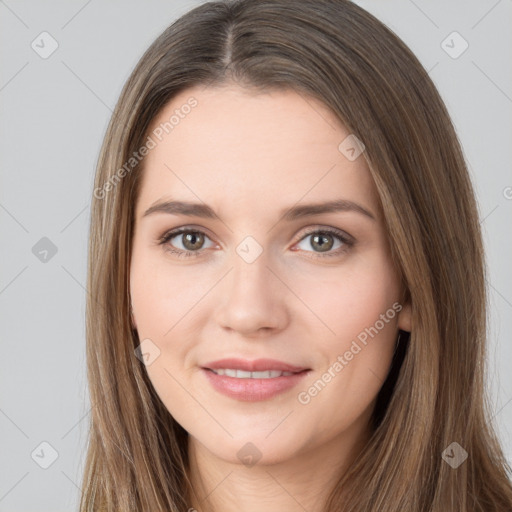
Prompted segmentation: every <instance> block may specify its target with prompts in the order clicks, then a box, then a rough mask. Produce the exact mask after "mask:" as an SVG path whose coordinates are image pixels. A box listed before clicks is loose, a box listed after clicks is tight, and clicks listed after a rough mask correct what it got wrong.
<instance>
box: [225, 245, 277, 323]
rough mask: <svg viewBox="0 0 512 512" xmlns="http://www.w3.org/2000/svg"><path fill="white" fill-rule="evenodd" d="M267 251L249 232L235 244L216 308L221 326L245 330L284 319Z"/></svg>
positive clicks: (268, 251)
mask: <svg viewBox="0 0 512 512" xmlns="http://www.w3.org/2000/svg"><path fill="white" fill-rule="evenodd" d="M270 252H271V251H270V250H268V249H266V248H264V247H263V246H262V245H261V244H259V243H258V242H257V241H256V240H255V239H254V238H253V237H250V236H248V237H246V238H244V239H243V240H242V242H240V244H239V245H238V246H237V247H235V251H234V252H233V254H232V257H231V259H230V267H231V272H230V273H229V275H228V276H226V280H225V284H224V285H223V291H222V295H223V297H222V299H221V305H220V306H219V309H218V321H219V323H220V324H221V325H222V326H224V327H229V328H231V329H233V330H239V331H243V332H246V333H248V332H250V331H253V330H256V331H257V330H258V329H261V328H262V327H266V328H275V327H277V326H278V325H280V323H281V322H282V320H283V319H284V316H285V314H284V311H285V310H284V304H283V302H282V299H283V294H282V293H280V292H279V289H278V288H279V286H282V284H281V283H279V282H277V283H276V281H279V280H276V278H275V276H274V275H273V273H272V271H271V270H270V268H272V266H273V265H272V262H271V258H270V257H269V255H270ZM269 267H270V268H269Z"/></svg>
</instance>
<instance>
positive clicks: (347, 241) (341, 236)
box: [158, 228, 355, 259]
mask: <svg viewBox="0 0 512 512" xmlns="http://www.w3.org/2000/svg"><path fill="white" fill-rule="evenodd" d="M183 233H199V234H201V235H205V236H206V237H208V235H206V233H204V232H203V231H201V230H199V229H190V228H178V229H175V230H171V231H167V232H165V233H164V234H163V235H162V236H161V237H160V238H159V239H158V245H165V244H167V243H168V242H169V241H170V240H171V239H173V238H174V237H176V236H178V235H181V234H183ZM316 234H329V235H332V236H334V237H335V238H337V239H338V240H339V241H340V242H342V243H343V246H342V247H339V248H338V249H337V250H336V251H334V252H327V253H316V254H317V256H308V257H310V258H313V259H316V258H328V257H332V256H341V254H343V253H345V252H346V251H348V250H349V249H350V248H351V247H352V246H353V245H354V243H355V242H354V240H353V239H352V238H349V237H348V236H347V235H346V233H344V232H343V231H341V230H338V229H335V228H322V229H312V230H309V231H307V232H306V233H304V236H303V237H302V238H301V239H300V240H298V241H297V243H299V242H302V240H304V239H305V238H307V237H308V236H310V235H316ZM208 238H209V237H208ZM165 250H166V251H168V252H170V253H172V254H175V255H176V256H178V257H179V258H190V257H198V256H201V254H202V253H203V252H204V251H205V250H206V249H200V250H198V251H184V250H182V249H175V248H173V247H172V246H171V245H170V244H169V246H168V247H166V248H165ZM299 250H300V249H299ZM307 252H309V251H307Z"/></svg>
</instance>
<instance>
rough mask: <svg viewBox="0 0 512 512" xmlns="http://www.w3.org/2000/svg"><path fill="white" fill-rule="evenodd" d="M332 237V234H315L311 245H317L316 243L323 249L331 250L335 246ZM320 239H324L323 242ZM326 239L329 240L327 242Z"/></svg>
mask: <svg viewBox="0 0 512 512" xmlns="http://www.w3.org/2000/svg"><path fill="white" fill-rule="evenodd" d="M332 238H333V237H332V236H331V235H325V234H322V235H318V234H316V235H313V239H312V242H311V245H312V246H313V247H315V245H317V247H319V248H320V250H321V251H329V250H330V249H331V248H332V246H333V240H332ZM329 239H330V242H329ZM319 240H323V242H321V241H320V242H319ZM326 240H327V242H326Z"/></svg>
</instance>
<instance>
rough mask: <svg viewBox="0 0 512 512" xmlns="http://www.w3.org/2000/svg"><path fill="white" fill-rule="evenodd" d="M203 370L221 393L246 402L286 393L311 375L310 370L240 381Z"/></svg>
mask: <svg viewBox="0 0 512 512" xmlns="http://www.w3.org/2000/svg"><path fill="white" fill-rule="evenodd" d="M201 370H202V371H203V373H204V374H205V376H206V377H207V379H208V380H209V381H210V384H211V385H212V386H213V387H214V389H216V390H217V391H218V392H219V393H222V394H224V395H226V396H229V397H230V398H235V399H236V400H242V401H244V402H258V401H261V400H267V399H269V398H272V397H274V396H276V395H279V394H280V393H284V392H285V391H288V390H289V389H291V388H293V387H294V386H296V385H297V384H298V383H299V382H300V381H301V380H302V379H303V378H304V377H305V376H306V374H308V373H309V370H304V371H303V372H300V373H294V374H293V375H288V376H286V377H284V376H283V377H274V378H271V379H238V378H236V377H226V375H217V374H216V373H214V372H213V371H212V370H208V369H206V368H202V369H201Z"/></svg>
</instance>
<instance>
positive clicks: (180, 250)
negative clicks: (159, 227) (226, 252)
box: [159, 228, 214, 257]
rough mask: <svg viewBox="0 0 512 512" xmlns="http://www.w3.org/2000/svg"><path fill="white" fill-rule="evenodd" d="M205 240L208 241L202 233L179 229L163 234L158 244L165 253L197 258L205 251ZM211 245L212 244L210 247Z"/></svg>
mask: <svg viewBox="0 0 512 512" xmlns="http://www.w3.org/2000/svg"><path fill="white" fill-rule="evenodd" d="M206 239H208V240H209V238H208V237H207V236H206V234H205V233H203V232H202V231H198V230H194V229H183V228H181V229H176V230H174V231H169V232H167V233H165V234H164V235H163V236H162V237H161V238H160V240H159V243H160V245H163V246H164V247H165V250H166V251H169V252H171V253H173V254H176V255H178V256H180V257H188V256H199V255H200V254H201V253H202V252H203V250H204V249H205V247H204V244H205V240H206ZM171 242H172V243H171ZM180 245H181V247H180ZM213 245H214V244H213V243H212V244H211V246H210V247H212V246H213Z"/></svg>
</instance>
